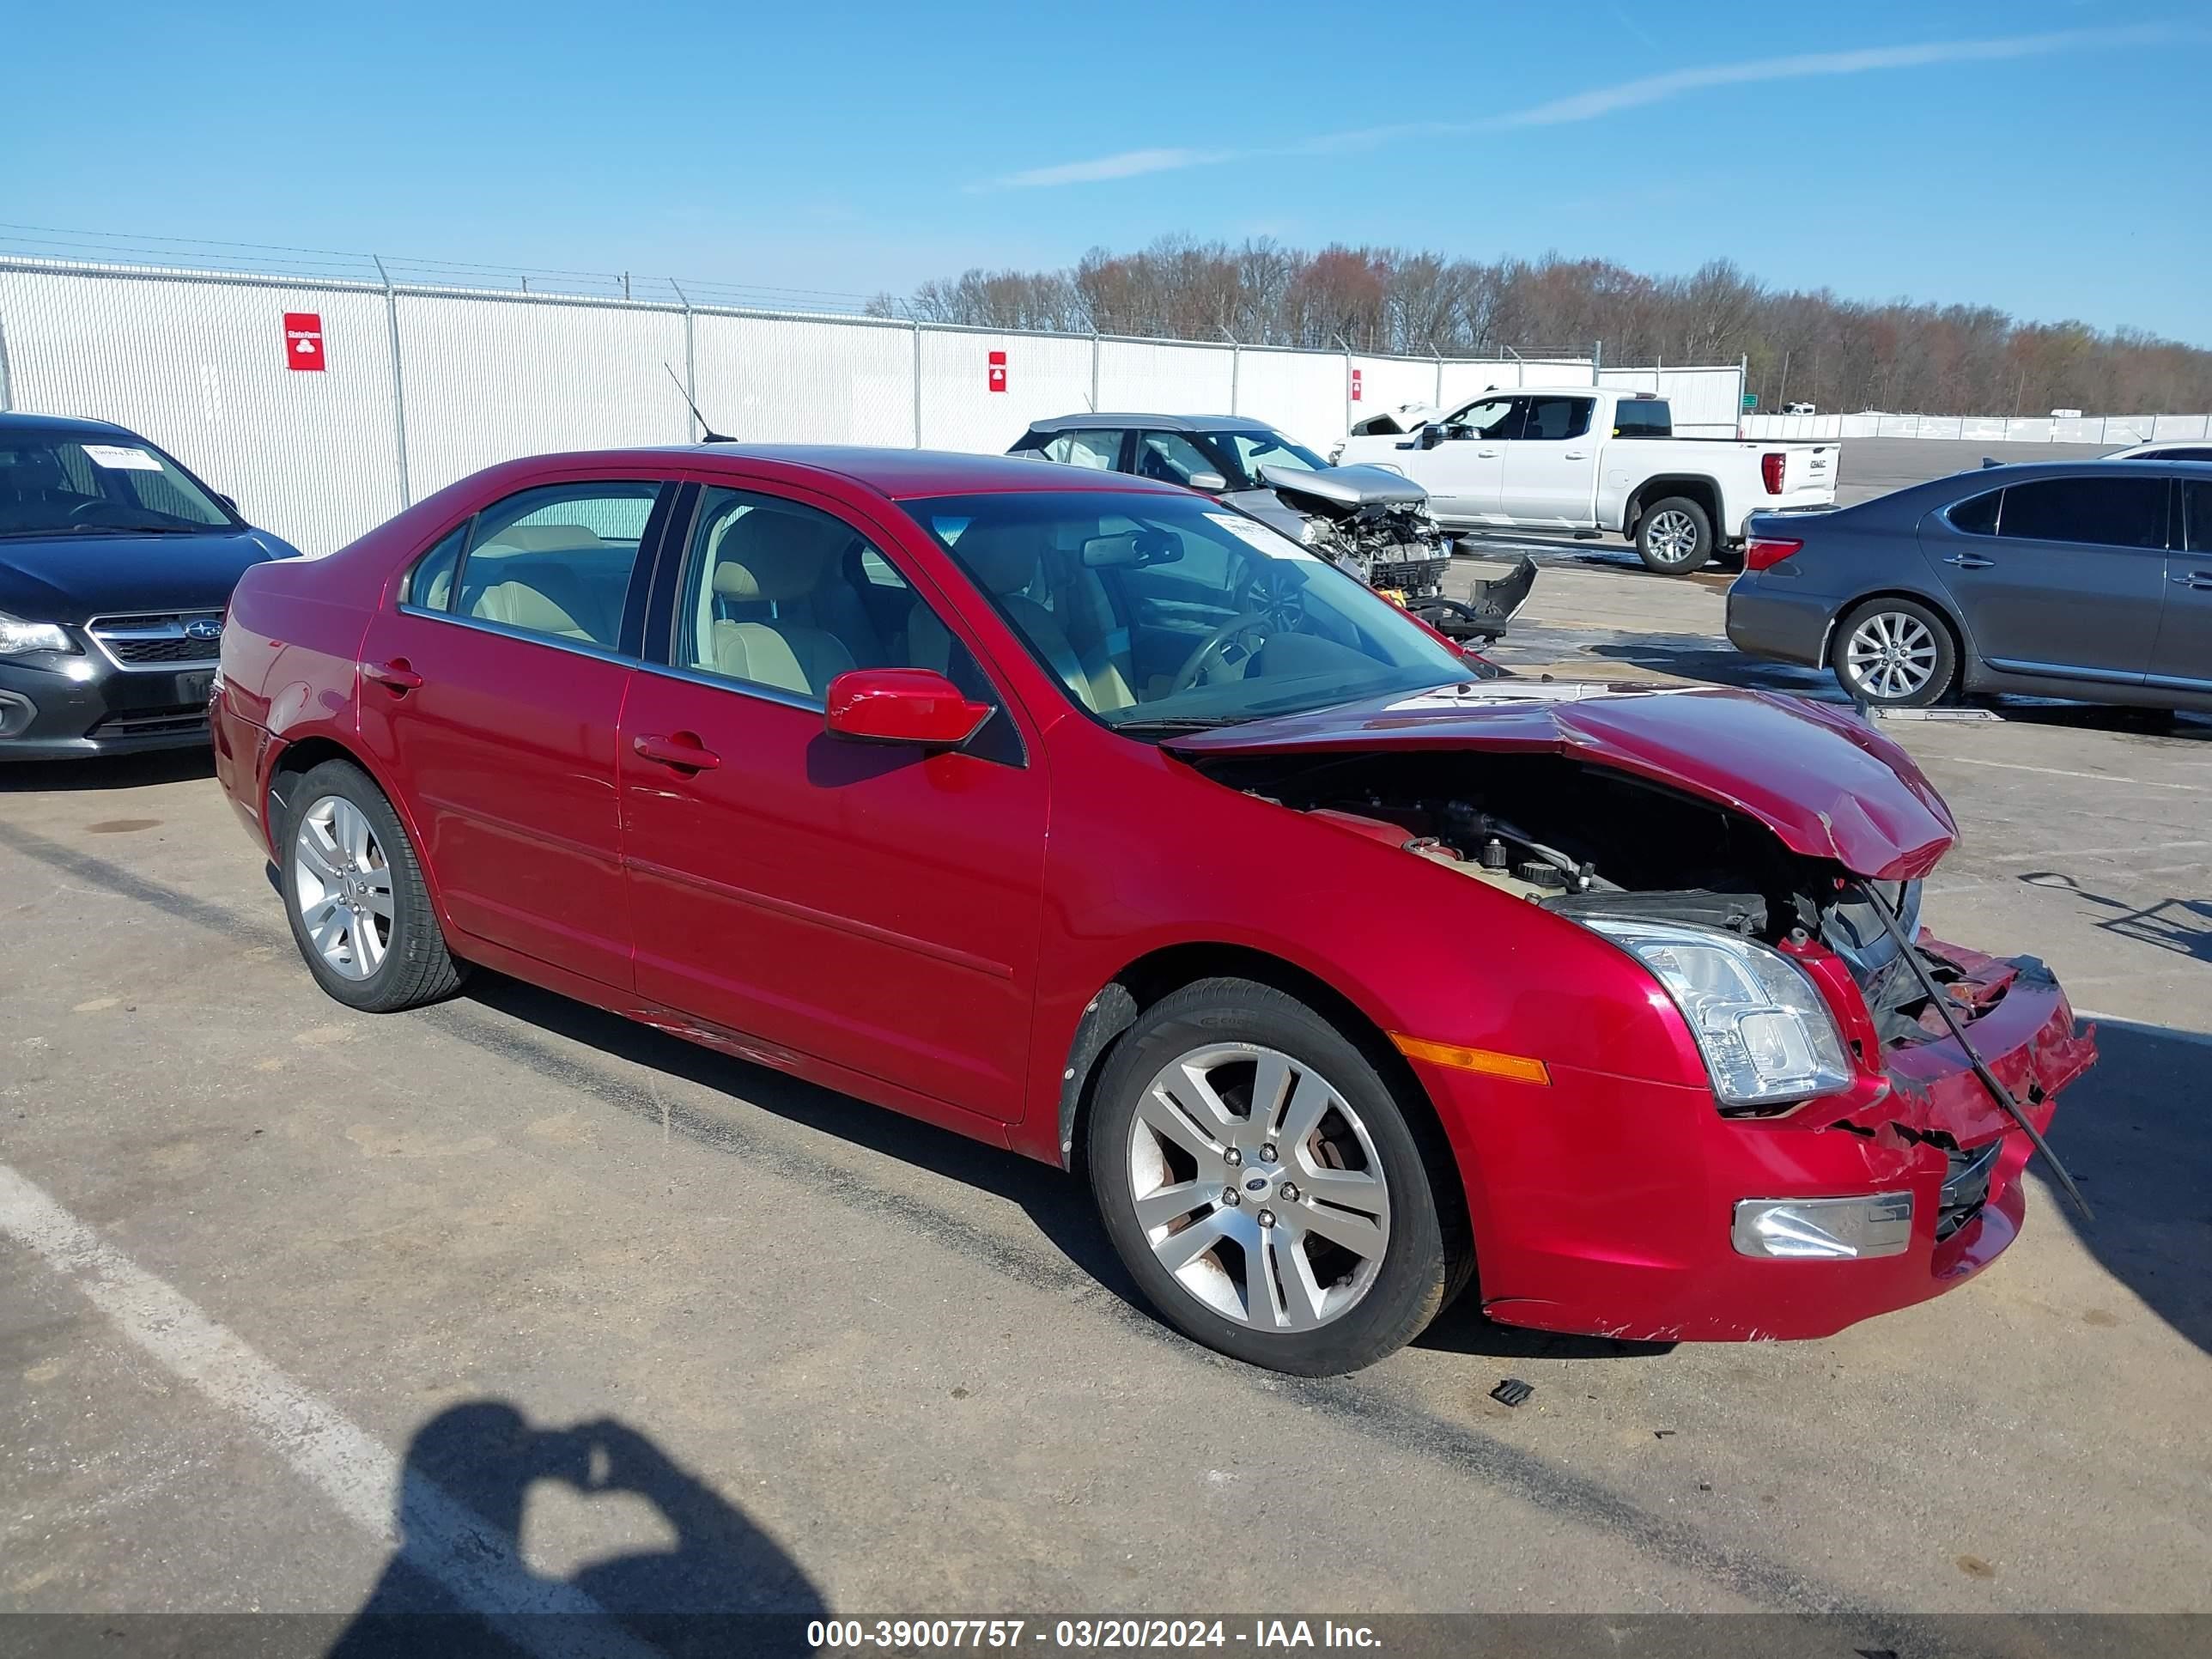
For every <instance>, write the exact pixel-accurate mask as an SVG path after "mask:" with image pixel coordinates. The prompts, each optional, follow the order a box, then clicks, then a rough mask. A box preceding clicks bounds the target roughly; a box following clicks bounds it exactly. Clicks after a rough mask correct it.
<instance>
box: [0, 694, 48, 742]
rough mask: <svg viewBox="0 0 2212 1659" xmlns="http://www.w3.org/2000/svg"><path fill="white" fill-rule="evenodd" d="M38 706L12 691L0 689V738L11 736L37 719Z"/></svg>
mask: <svg viewBox="0 0 2212 1659" xmlns="http://www.w3.org/2000/svg"><path fill="white" fill-rule="evenodd" d="M38 717H39V706H38V704H36V703H34V702H32V701H31V700H30V699H29V698H28V697H24V696H17V695H16V694H15V692H13V691H0V738H12V737H14V736H15V734H16V733H17V732H21V730H23V728H24V727H26V726H28V725H30V723H31V722H32V721H33V720H36V719H38Z"/></svg>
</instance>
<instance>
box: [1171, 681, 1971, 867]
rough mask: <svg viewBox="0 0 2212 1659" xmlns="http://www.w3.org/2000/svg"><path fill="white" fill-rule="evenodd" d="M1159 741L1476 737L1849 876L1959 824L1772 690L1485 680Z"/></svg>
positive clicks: (1874, 751)
mask: <svg viewBox="0 0 2212 1659" xmlns="http://www.w3.org/2000/svg"><path fill="white" fill-rule="evenodd" d="M1163 746H1164V748H1166V749H1167V750H1169V751H1170V753H1173V754H1176V755H1181V756H1184V757H1188V758H1191V759H1200V758H1203V757H1207V756H1215V755H1231V754H1267V753H1279V754H1294V753H1298V752H1314V753H1319V752H1323V751H1328V750H1355V749H1364V750H1379V749H1462V750H1466V749H1474V750H1496V751H1498V752H1499V753H1501V754H1506V753H1510V754H1532V753H1536V754H1555V755H1561V756H1565V757H1569V758H1571V759H1574V760H1579V761H1583V762H1585V763H1589V764H1590V765H1594V766H1610V767H1616V768H1618V769H1620V770H1621V771H1624V772H1632V773H1634V774H1636V775H1638V776H1639V777H1644V778H1650V779H1651V780H1652V781H1654V782H1657V783H1663V784H1668V785H1671V786H1672V787H1674V788H1677V789H1680V790H1682V791H1684V792H1685V793H1690V794H1694V795H1702V796H1704V797H1705V799H1709V800H1713V801H1717V802H1719V803H1720V804H1721V805H1724V806H1728V807H1731V808H1734V809H1735V811H1740V812H1742V813H1743V814H1745V815H1746V816H1747V817H1753V818H1756V819H1758V820H1759V822H1760V823H1763V824H1765V825H1766V827H1767V828H1768V829H1771V830H1773V831H1774V833H1775V834H1776V835H1777V836H1779V837H1781V839H1782V842H1783V843H1784V845H1785V846H1787V847H1789V848H1790V849H1791V850H1792V851H1793V852H1797V853H1802V854H1805V855H1807V856H1808V857H1811V858H1825V859H1833V860H1836V861H1837V862H1838V863H1839V864H1841V865H1842V866H1844V868H1845V869H1847V870H1849V871H1850V872H1852V873H1854V874H1856V875H1860V876H1865V877H1869V878H1875V879H1878V880H1881V881H1908V880H1912V879H1915V878H1918V877H1921V876H1924V875H1926V874H1927V873H1928V872H1929V871H1930V870H1932V869H1933V868H1935V866H1936V861H1937V860H1939V859H1941V858H1942V856H1943V854H1944V853H1945V852H1946V851H1947V850H1948V848H1950V846H1951V844H1952V843H1953V842H1954V841H1956V840H1957V839H1958V835H1959V827H1958V825H1957V824H1956V823H1954V822H1953V821H1952V817H1951V812H1950V809H1949V808H1948V807H1947V806H1945V805H1944V804H1943V801H1942V797H1940V796H1939V795H1937V794H1936V791H1935V789H1934V788H1933V787H1931V786H1930V785H1929V781H1928V780H1927V779H1926V778H1925V777H1923V776H1922V775H1921V772H1920V769H1919V768H1918V767H1917V766H1916V765H1914V764H1913V761H1912V757H1911V756H1910V755H1908V754H1906V753H1905V750H1903V749H1901V748H1899V746H1898V745H1897V744H1894V743H1893V742H1891V741H1890V739H1888V738H1885V737H1883V736H1882V735H1881V733H1880V732H1875V730H1873V729H1872V728H1871V727H1870V726H1867V725H1866V724H1865V723H1864V722H1863V721H1862V720H1859V719H1858V718H1857V715H1856V714H1850V713H1848V712H1844V711H1841V710H1838V709H1832V708H1826V707H1824V706H1822V705H1821V704H1819V703H1815V702H1808V701H1806V700H1805V699H1804V698H1802V697H1793V696H1784V695H1781V694H1779V693H1776V692H1770V691H1739V690H1727V689H1723V688H1721V687H1717V686H1715V687H1681V688H1676V687H1671V686H1668V687H1653V686H1639V687H1634V688H1620V687H1615V686H1612V685H1604V684H1547V683H1545V682H1542V681H1534V682H1532V681H1527V680H1492V681H1487V682H1482V683H1478V684H1468V685H1451V686H1443V687H1441V688H1439V689H1437V690H1432V691H1425V692H1418V693H1412V694H1405V695H1400V696H1393V697H1380V698H1376V699H1373V700H1371V701H1369V702H1355V703H1346V704H1344V705H1342V706H1340V707H1339V708H1326V709H1321V710H1317V711H1316V712H1315V713H1312V714H1287V715H1283V716H1279V717H1278V718H1275V719H1273V720H1253V721H1249V722H1247V723H1245V724H1243V725H1241V726H1221V727H1218V728H1217V729H1215V730H1213V731H1210V732H1193V733H1191V734H1189V735H1188V736H1182V737H1176V738H1172V739H1170V741H1169V742H1168V743H1166V744H1164V745H1163Z"/></svg>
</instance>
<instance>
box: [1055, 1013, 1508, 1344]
mask: <svg viewBox="0 0 2212 1659" xmlns="http://www.w3.org/2000/svg"><path fill="white" fill-rule="evenodd" d="M1436 1140H1437V1137H1436V1136H1435V1135H1434V1134H1433V1133H1429V1134H1424V1133H1419V1132H1417V1129H1416V1127H1415V1122H1414V1121H1413V1120H1412V1119H1410V1118H1409V1116H1408V1114H1407V1110H1406V1109H1403V1108H1401V1103H1400V1102H1399V1100H1398V1099H1397V1097H1395V1095H1394V1093H1393V1092H1392V1091H1391V1089H1390V1087H1389V1085H1388V1084H1386V1083H1385V1082H1384V1080H1383V1077H1382V1075H1381V1074H1380V1073H1378V1072H1377V1071H1376V1067H1375V1066H1374V1065H1373V1064H1372V1063H1371V1062H1370V1060H1369V1059H1368V1057H1367V1056H1366V1054H1364V1053H1362V1052H1361V1050H1360V1049H1359V1048H1358V1046H1357V1045H1355V1044H1354V1043H1352V1042H1350V1041H1348V1040H1347V1039H1346V1037H1345V1036H1344V1035H1343V1034H1342V1033H1341V1032H1340V1031H1338V1030H1336V1029H1335V1027H1334V1026H1333V1025H1331V1024H1329V1023H1328V1021H1326V1020H1324V1019H1322V1018H1321V1017H1320V1016H1319V1015H1318V1014H1316V1013H1315V1012H1313V1010H1311V1009H1310V1008H1308V1007H1307V1006H1305V1005H1304V1004H1303V1003H1301V1002H1299V1001H1297V1000H1296V999H1294V998H1292V997H1290V996H1287V995H1285V994H1284V993H1282V992H1280V991H1278V990H1275V989H1273V988H1272V987H1267V986H1264V985H1260V984H1256V983H1254V982H1252V981H1248V980H1237V979H1212V980H1201V981H1198V982H1197V983H1195V984H1193V985H1188V986H1186V987H1183V988H1182V990H1180V991H1177V992H1175V993H1174V994H1171V995H1169V996H1167V997H1164V998H1163V999H1161V1000H1160V1001H1158V1003H1156V1004H1154V1005H1153V1006H1152V1007H1151V1008H1149V1009H1147V1010H1146V1012H1145V1013H1144V1014H1143V1016H1142V1017H1140V1018H1139V1020H1138V1022H1137V1024H1135V1025H1134V1026H1133V1027H1132V1028H1131V1029H1130V1030H1129V1031H1128V1033H1127V1035H1126V1036H1124V1037H1123V1038H1122V1039H1121V1042H1119V1043H1118V1044H1116V1045H1115V1051H1114V1053H1113V1054H1112V1055H1111V1056H1110V1057H1109V1060H1108V1061H1107V1064H1106V1070H1105V1072H1104V1073H1103V1075H1102V1076H1101V1078H1100V1079H1099V1084H1098V1090H1097V1097H1096V1104H1095V1106H1094V1108H1093V1109H1092V1112H1091V1122H1090V1132H1089V1136H1088V1139H1087V1143H1086V1144H1087V1149H1088V1152H1089V1160H1090V1169H1091V1190H1092V1192H1093V1194H1094V1195H1095V1196H1096V1198H1097V1203H1098V1208H1099V1212H1100V1215H1101V1217H1102V1218H1103V1220H1104V1222H1105V1226H1106V1231H1107V1235H1108V1237H1110V1238H1111V1239H1112V1240H1113V1241H1114V1247H1115V1250H1116V1251H1117V1252H1119V1254H1120V1255H1121V1261H1122V1262H1123V1264H1124V1265H1125V1266H1126V1267H1127V1268H1128V1270H1129V1273H1130V1274H1131V1276H1132V1277H1133V1278H1134V1279H1136V1281H1137V1283H1138V1285H1139V1286H1140V1287H1141V1288H1142V1289H1143V1291H1144V1292H1145V1294H1146V1297H1148V1298H1150V1300H1151V1301H1152V1305H1153V1306H1154V1307H1155V1308H1156V1309H1157V1310H1158V1311H1159V1313H1160V1314H1161V1316H1163V1317H1164V1318H1165V1319H1166V1320H1167V1321H1168V1322H1169V1323H1170V1324H1171V1325H1173V1326H1174V1327H1175V1328H1176V1329H1178V1330H1180V1331H1182V1333H1183V1334H1185V1335H1187V1336H1188V1337H1190V1338H1192V1339H1193V1340H1195V1341H1198V1342H1201V1343H1204V1344H1205V1345H1206V1346H1208V1347H1210V1348H1215V1349H1218V1350H1219V1351H1220V1352H1223V1353H1225V1354H1228V1355H1230V1356H1231V1358H1237V1359H1242V1360H1245V1361H1247V1362H1249V1363H1250V1364H1255V1365H1264V1366H1266V1367H1267V1368H1268V1369H1270V1370H1279V1371H1290V1372H1293V1373H1295V1374H1297V1375H1299V1376H1334V1375H1337V1374H1338V1373H1340V1372H1344V1371H1352V1370H1359V1369H1360V1368H1361V1367H1362V1366H1364V1365H1370V1364H1374V1362H1375V1361H1376V1360H1378V1359H1380V1358H1383V1356H1384V1355H1386V1354H1389V1353H1391V1352H1395V1350H1396V1349H1398V1348H1400V1347H1401V1346H1404V1345H1405V1344H1406V1343H1407V1342H1409V1341H1411V1340H1413V1338H1414V1337H1415V1336H1417V1335H1419V1334H1420V1332H1421V1331H1422V1329H1423V1328H1425V1326H1427V1324H1428V1323H1429V1322H1430V1321H1431V1319H1433V1318H1434V1317H1435V1316H1437V1312H1438V1311H1439V1310H1441V1309H1442V1308H1443V1306H1444V1305H1445V1304H1446V1303H1447V1302H1448V1301H1449V1299H1450V1297H1451V1296H1452V1294H1453V1293H1455V1291H1457V1290H1458V1289H1459V1288H1460V1286H1461V1285H1463V1284H1464V1283H1465V1281H1466V1279H1467V1276H1468V1271H1469V1269H1470V1268H1471V1267H1472V1261H1471V1257H1470V1256H1469V1254H1468V1249H1467V1246H1466V1243H1465V1237H1466V1231H1467V1229H1466V1225H1465V1220H1464V1217H1463V1215H1462V1214H1461V1213H1459V1212H1457V1211H1452V1212H1440V1211H1439V1208H1438V1205H1437V1184H1438V1183H1437V1182H1436V1181H1434V1180H1432V1178H1431V1158H1437V1159H1443V1158H1445V1157H1446V1156H1447V1155H1446V1154H1445V1153H1444V1152H1443V1149H1442V1148H1441V1146H1435V1147H1434V1149H1433V1150H1431V1146H1432V1144H1433V1143H1434V1142H1435V1141H1436ZM1442 1184H1443V1187H1444V1189H1445V1191H1446V1193H1447V1194H1449V1195H1450V1201H1451V1202H1452V1203H1453V1204H1455V1205H1456V1204H1457V1202H1458V1200H1457V1190H1458V1189H1457V1187H1456V1185H1455V1183H1453V1182H1449V1180H1448V1179H1447V1180H1446V1181H1444V1182H1443V1183H1442Z"/></svg>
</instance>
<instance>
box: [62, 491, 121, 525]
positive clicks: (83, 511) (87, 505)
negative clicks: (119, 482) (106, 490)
mask: <svg viewBox="0 0 2212 1659" xmlns="http://www.w3.org/2000/svg"><path fill="white" fill-rule="evenodd" d="M122 511H123V509H122V508H121V507H118V506H117V505H116V504H115V503H114V502H113V501H106V500H103V499H102V498H100V497H99V496H94V498H93V499H92V500H90V501H79V502H78V503H77V504H76V506H75V507H71V508H70V510H69V512H68V513H66V514H65V515H64V516H65V517H66V518H67V519H68V520H69V522H70V523H71V524H75V523H76V522H77V521H78V520H82V519H88V518H90V517H91V516H92V515H93V514H94V513H120V512H122Z"/></svg>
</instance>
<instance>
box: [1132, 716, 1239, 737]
mask: <svg viewBox="0 0 2212 1659" xmlns="http://www.w3.org/2000/svg"><path fill="white" fill-rule="evenodd" d="M1249 718H1250V716H1249V715H1246V714H1170V715H1163V716H1162V717H1161V718H1159V719H1158V720H1116V721H1115V722H1114V729H1115V731H1116V732H1130V733H1133V734H1134V733H1142V732H1211V731H1212V730H1213V729H1214V727H1216V726H1242V725H1243V723H1244V722H1245V720H1248V719H1249Z"/></svg>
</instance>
